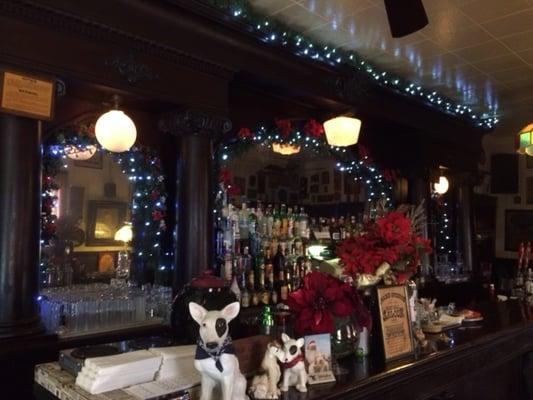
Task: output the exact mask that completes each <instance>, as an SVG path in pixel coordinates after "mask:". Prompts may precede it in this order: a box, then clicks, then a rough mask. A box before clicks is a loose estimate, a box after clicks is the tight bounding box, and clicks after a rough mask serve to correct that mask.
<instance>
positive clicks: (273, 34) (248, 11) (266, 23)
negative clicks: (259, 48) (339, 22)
mask: <svg viewBox="0 0 533 400" xmlns="http://www.w3.org/2000/svg"><path fill="white" fill-rule="evenodd" d="M204 1H205V2H206V3H208V4H210V5H212V6H215V7H217V8H219V9H221V10H222V11H224V12H225V13H226V14H228V15H230V16H231V17H233V18H235V19H237V20H240V21H242V22H244V23H246V24H248V25H249V27H250V30H251V31H252V32H253V33H255V34H256V35H257V37H258V38H259V39H260V40H261V41H263V42H265V43H269V44H272V45H277V46H281V47H285V48H287V49H288V50H290V51H291V52H292V53H293V54H295V55H297V56H301V57H305V58H310V59H312V60H315V61H317V62H322V63H327V64H329V65H332V66H340V65H344V66H349V67H351V68H355V69H356V70H357V71H361V72H363V73H365V74H366V75H367V76H368V77H369V78H370V79H372V80H373V81H374V82H376V83H377V84H379V85H381V86H383V87H387V88H390V89H392V90H394V91H396V92H398V93H400V94H402V95H405V96H410V97H412V98H415V99H417V100H420V101H422V102H424V103H425V104H428V105H430V106H431V107H434V108H436V109H438V110H440V111H442V112H444V113H446V114H449V115H452V116H454V117H456V118H460V119H462V120H464V121H466V122H467V123H469V124H471V125H473V126H475V127H478V128H481V129H484V130H492V129H493V128H494V126H495V125H496V124H497V123H498V122H499V121H498V118H497V116H496V115H495V114H494V113H489V112H483V113H481V114H479V113H476V112H475V111H474V110H473V109H472V108H471V107H470V106H468V105H465V104H460V103H458V102H456V101H454V100H452V99H450V98H448V97H446V96H444V95H441V94H439V93H437V92H436V91H433V90H427V89H424V88H422V87H421V86H420V85H417V84H415V83H413V82H411V81H409V80H406V79H404V78H402V77H400V76H399V75H396V74H393V73H390V72H387V71H384V70H381V69H380V68H378V67H377V66H376V65H374V64H372V63H370V62H368V61H367V60H364V59H363V58H362V57H361V56H359V55H358V54H357V53H356V52H354V51H347V50H344V49H341V48H336V47H332V46H331V45H327V44H324V43H319V42H318V41H316V40H312V39H310V38H308V37H306V36H304V35H302V34H300V33H297V32H295V31H293V30H291V29H290V28H288V27H287V26H285V25H284V24H282V23H280V22H277V21H274V20H271V19H268V18H265V17H264V16H261V15H259V14H258V13H256V12H254V11H253V10H252V8H251V7H250V5H249V4H248V2H247V1H246V0H204Z"/></svg>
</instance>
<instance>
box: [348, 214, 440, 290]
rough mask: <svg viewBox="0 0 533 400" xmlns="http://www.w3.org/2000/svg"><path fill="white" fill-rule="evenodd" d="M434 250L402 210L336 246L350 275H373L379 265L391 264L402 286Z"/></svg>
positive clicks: (368, 226) (379, 219)
mask: <svg viewBox="0 0 533 400" xmlns="http://www.w3.org/2000/svg"><path fill="white" fill-rule="evenodd" d="M431 251H432V250H431V242H430V241H429V240H428V239H425V238H423V237H422V236H419V235H417V234H416V231H415V229H414V227H413V226H412V221H411V219H409V218H408V217H407V216H406V215H405V214H404V213H402V212H400V211H393V212H390V213H388V214H387V215H385V216H383V217H381V218H378V219H377V220H376V221H375V222H373V223H370V224H367V226H366V227H365V230H364V233H363V234H362V235H360V236H358V237H354V238H350V239H347V240H344V241H343V242H341V243H340V244H339V245H338V246H337V255H338V256H339V257H340V259H341V262H342V264H343V265H344V272H345V273H346V274H347V275H350V276H352V277H354V278H355V279H357V277H358V276H359V274H372V275H373V274H374V273H375V271H376V270H377V268H378V267H379V266H381V265H382V264H383V263H389V264H390V265H391V266H392V268H393V271H394V272H395V275H396V279H397V281H398V282H399V283H402V282H403V281H405V280H406V279H408V278H409V276H411V275H412V274H413V273H414V272H415V270H416V267H417V265H418V264H419V262H420V256H421V255H422V254H425V253H428V254H429V253H431Z"/></svg>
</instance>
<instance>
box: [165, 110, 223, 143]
mask: <svg viewBox="0 0 533 400" xmlns="http://www.w3.org/2000/svg"><path fill="white" fill-rule="evenodd" d="M231 126H232V124H231V120H229V119H228V118H225V117H220V116H216V115H211V114H208V113H206V112H203V111H198V110H184V111H179V112H173V113H169V114H167V115H165V116H163V118H161V119H160V121H159V129H160V130H161V131H162V132H166V133H170V134H172V135H175V136H182V135H196V136H208V137H213V138H216V137H219V136H220V135H223V134H225V133H227V132H229V130H230V129H231Z"/></svg>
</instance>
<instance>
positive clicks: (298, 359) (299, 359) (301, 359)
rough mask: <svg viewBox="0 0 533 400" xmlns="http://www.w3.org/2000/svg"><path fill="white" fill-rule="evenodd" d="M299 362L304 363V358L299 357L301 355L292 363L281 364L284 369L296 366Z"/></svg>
mask: <svg viewBox="0 0 533 400" xmlns="http://www.w3.org/2000/svg"><path fill="white" fill-rule="evenodd" d="M300 361H302V362H303V361H304V356H303V355H301V354H300V355H299V356H298V357H296V358H294V359H293V360H292V361H290V362H286V363H283V368H284V369H289V368H292V367H294V366H295V365H296V364H298V363H299V362H300Z"/></svg>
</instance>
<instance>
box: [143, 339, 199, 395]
mask: <svg viewBox="0 0 533 400" xmlns="http://www.w3.org/2000/svg"><path fill="white" fill-rule="evenodd" d="M149 351H150V352H151V353H152V354H154V355H157V356H158V357H161V358H162V361H161V367H160V368H159V371H158V372H157V374H156V380H157V381H165V380H175V381H183V383H184V384H185V385H187V386H188V387H192V386H194V385H197V384H199V383H200V381H201V376H200V374H199V372H198V371H196V369H195V368H194V354H195V352H196V345H191V346H172V347H160V348H153V349H150V350H149ZM188 387H184V388H183V389H187V388H188Z"/></svg>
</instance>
